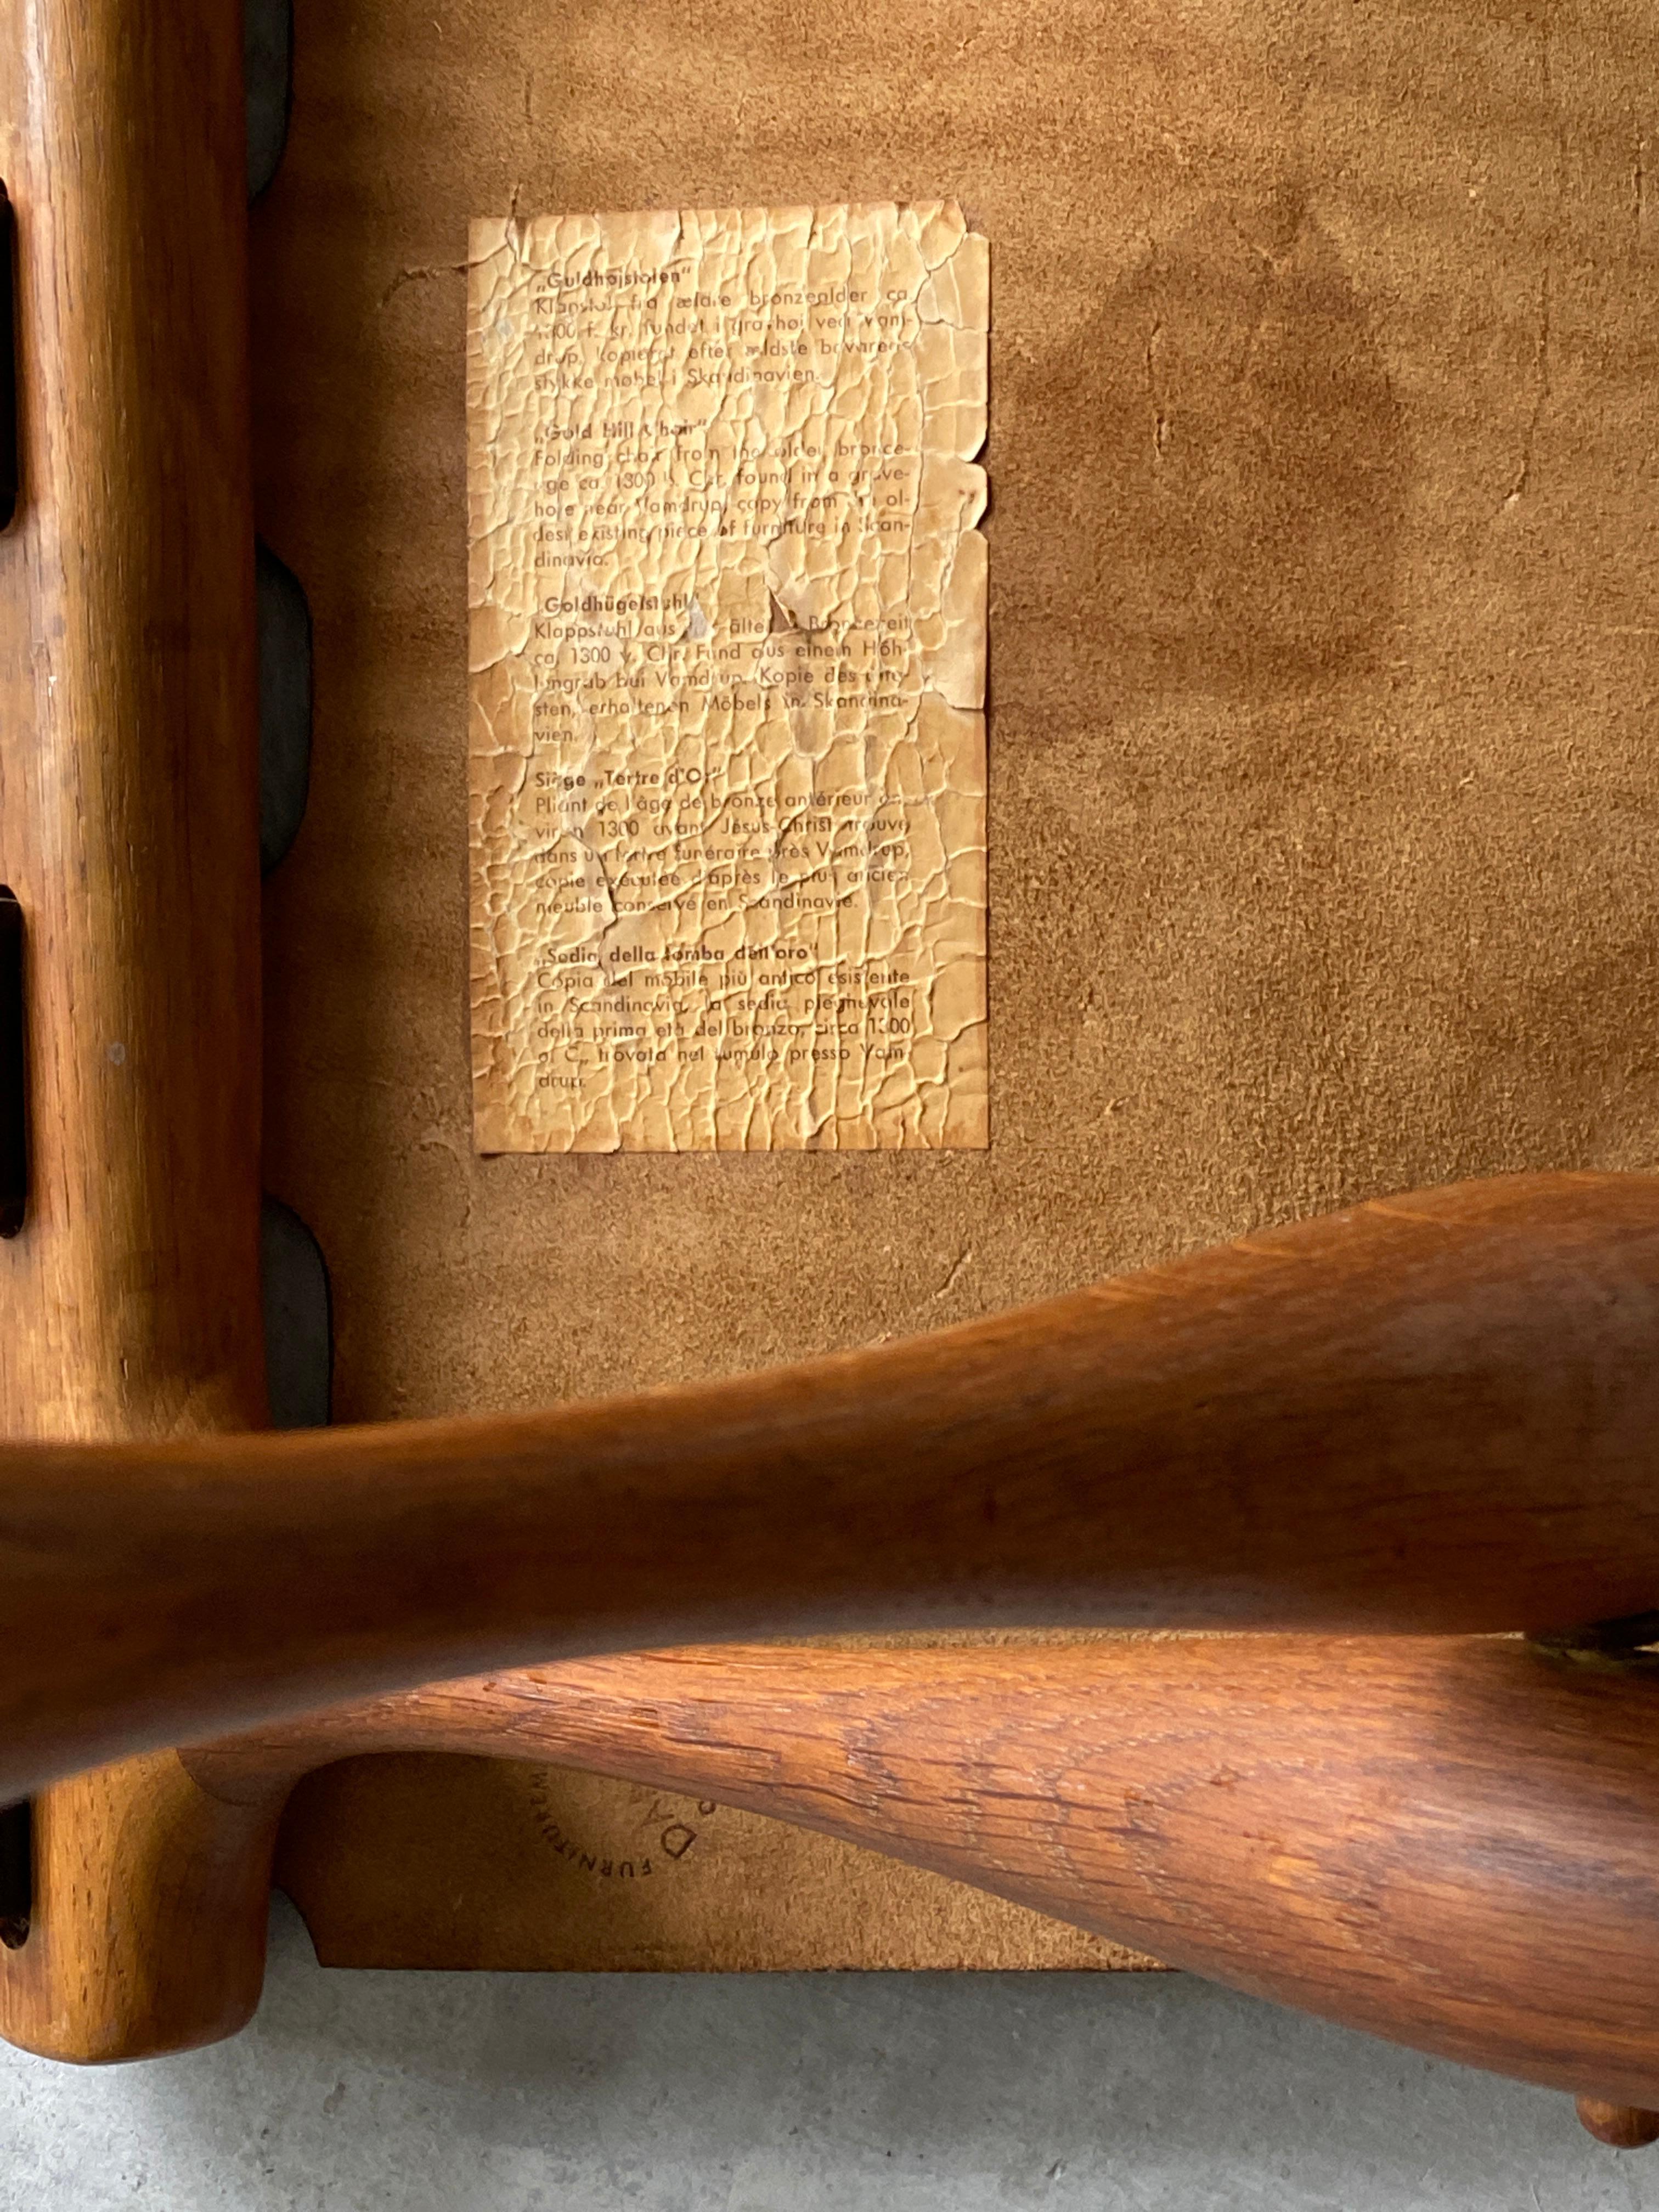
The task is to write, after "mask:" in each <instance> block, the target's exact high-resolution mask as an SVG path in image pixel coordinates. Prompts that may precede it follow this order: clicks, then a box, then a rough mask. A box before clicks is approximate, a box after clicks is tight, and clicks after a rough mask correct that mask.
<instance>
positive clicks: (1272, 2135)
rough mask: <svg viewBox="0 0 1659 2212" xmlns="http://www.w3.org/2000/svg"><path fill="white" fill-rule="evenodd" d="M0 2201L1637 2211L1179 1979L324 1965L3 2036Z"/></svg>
mask: <svg viewBox="0 0 1659 2212" xmlns="http://www.w3.org/2000/svg"><path fill="white" fill-rule="evenodd" d="M0 2204H3V2205H4V2207H5V2208H6V2212H12V2208H15V2209H16V2212H104V2208H106V2207H114V2206H121V2207H124V2208H129V2207H132V2206H139V2207H153V2208H164V2212H205V2208H208V2207H214V2208H222V2207H232V2206H234V2207H235V2208H237V2212H337V2208H338V2209H339V2212H392V2208H396V2212H577V2208H580V2212H606V2208H610V2207H612V2206H615V2207H618V2208H628V2212H842V2208H853V2207H858V2208H860V2212H863V2208H881V2212H947V2208H948V2212H979V2208H981V2207H991V2206H999V2207H1000V2206H1008V2207H1012V2208H1016V2212H1023V2208H1025V2207H1033V2206H1042V2207H1044V2208H1054V2212H1072V2208H1084V2207H1087V2208H1089V2212H1119V2208H1122V2212H1200V2208H1206V2207H1211V2206H1216V2207H1220V2206H1226V2207H1229V2208H1237V2212H1256V2208H1261V2209H1262V2212H1315V2208H1317V2212H1418V2208H1425V2212H1426V2208H1430V2207H1432V2208H1435V2212H1440V2208H1456V2212H1489V2208H1490V2212H1499V2208H1501V2212H1632V2208H1636V2207H1646V2206H1654V2207H1659V2148H1656V2149H1655V2150H1653V2151H1649V2152H1638V2153H1629V2154H1619V2153H1614V2152H1612V2151H1607V2150H1603V2149H1601V2148H1600V2147H1599V2146H1598V2145H1596V2144H1595V2143H1593V2142H1590V2141H1589V2138H1588V2137H1587V2136H1584V2135H1583V2134H1582V2133H1581V2132H1580V2131H1579V2130H1578V2128H1577V2124H1576V2123H1575V2121H1574V2119H1573V2117H1572V2110H1571V2105H1570V2103H1569V2102H1568V2101H1567V2100H1566V2099H1565V2098H1563V2097H1558V2096H1553V2095H1549V2094H1547V2093H1543V2092H1541V2091H1534V2090H1528V2089H1523V2088H1519V2087H1515V2086H1513V2085H1512V2084H1510V2083H1508V2082H1504V2081H1495V2080H1492V2079H1491V2078H1489V2077H1488V2076H1486V2075H1479V2074H1474V2073H1467V2072H1464V2071H1462V2069H1458V2068H1456V2067H1452V2066H1446V2065H1441V2064H1438V2063H1433V2062H1431V2061H1430V2060H1427V2059H1424V2058H1419V2057H1414V2056H1413V2055H1412V2054H1410V2053H1408V2052H1401V2051H1392V2050H1389V2049H1388V2048H1386V2047H1384V2046H1383V2045H1378V2044H1375V2043H1371V2042H1370V2041H1368V2040H1366V2039H1364V2038H1362V2037H1360V2036H1357V2035H1350V2034H1346V2033H1342V2032H1340V2031H1339V2030H1337V2029H1334V2028H1328V2027H1320V2026H1318V2025H1316V2024H1315V2023H1314V2022H1312V2021H1304V2020H1301V2019H1297V2018H1296V2017H1294V2016H1292V2015H1289V2014H1285V2013H1280V2012H1278V2011H1276V2010H1274V2009H1273V2008H1271V2007H1268V2006H1267V2005H1261V2004H1256V2003H1253V2002H1250V2001H1249V2000H1248V1999H1246V1998H1243V1997H1237V1996H1231V1995H1230V1994H1228V1993H1227V1992H1225V1991H1223V1990H1216V1989H1212V1988H1210V1987H1208V1986H1207V1985H1206V1984H1203V1983H1200V1982H1196V1981H1193V1980H1189V1979H1187V1978H1177V1977H1167V1978H1164V1977H1158V1978H1146V1977H1139V1976H1128V1975H1122V1976H1116V1975H1111V1976H1093V1975H1084V1974H1059V1975H1018V1974H987V1975H969V1974H961V1975H956V1974H924V1975H902V1974H869V1975H839V1974H821V1975H805V1974H802V1975H793V1974H791V1975H777V1976H767V1975H744V1976H731V1977H712V1976H711V1977H703V1976H694V1975H633V1976H624V1975H617V1976H605V1975H550V1976H538V1975H515V1974H479V1975H459V1974H365V1973H339V1972H334V1973H329V1972H323V1971H322V1970H321V1969H319V1967H318V1966H317V1965H316V1964H315V1962H314V1960H313V1957H312V1954H311V1948H310V1944H309V1942H308V1940H307V1936H306V1933H305V1930H304V1928H303V1927H302V1925H301V1923H300V1921H299V1918H298V1917H297V1915H296V1914H295V1913H294V1912H293V1911H292V1910H291V1908H289V1907H288V1906H287V1905H284V1904H283V1903H282V1902H280V1901H279V1902H278V1904H277V1906H276V1918H275V1922H274V1925H273V1929H272V1951H271V1962H270V1978H269V1981H268V1984H267V1987H266V1994H265V2000H264V2005H263V2007H262V2008H261V2010H260V2013H259V2015H258V2020H257V2021H255V2022H254V2024H253V2026H252V2028H250V2029H249V2030H248V2032H247V2033H246V2034H245V2035H243V2036H241V2037H240V2039H237V2040H236V2041H235V2042H234V2043H229V2044H226V2045H220V2046H219V2047H218V2048H216V2049H215V2050H210V2051H199V2052H196V2053H193V2054H191V2056H189V2057H182V2058H173V2059H165V2060H161V2061H156V2062H152V2063H149V2064H147V2065H141V2066H124V2067H115V2068H112V2069H107V2070H106V2071H103V2072H99V2073H81V2072H76V2071H74V2070H71V2069H66V2068H60V2067H56V2066H52V2065H49V2064H47V2063H45V2062H44V2061H41V2060H38V2059H33V2058H28V2057H23V2056H21V2054H19V2053H16V2052H11V2051H6V2052H4V2053H3V2056H0Z"/></svg>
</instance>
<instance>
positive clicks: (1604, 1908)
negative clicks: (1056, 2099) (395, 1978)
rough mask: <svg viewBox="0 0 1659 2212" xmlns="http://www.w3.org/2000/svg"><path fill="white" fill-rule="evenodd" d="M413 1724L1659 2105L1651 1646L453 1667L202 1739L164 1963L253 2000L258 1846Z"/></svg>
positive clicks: (1657, 1775)
mask: <svg viewBox="0 0 1659 2212" xmlns="http://www.w3.org/2000/svg"><path fill="white" fill-rule="evenodd" d="M409 1750H424V1751H435V1752H449V1753H472V1754H487V1755H489V1756H490V1757H492V1758H504V1759H532V1760H538V1761H544V1760H556V1761H560V1762H562V1763H565V1764H568V1765H574V1766H580V1767H582V1768H584V1769H587V1770H590V1771H598V1772H602V1773H606V1774H611V1775H616V1776H622V1777H626V1778H630V1779H633V1780H636V1781H642V1782H648V1783H651V1784H655V1785H657V1786H659V1787H661V1788H665V1789H678V1790H686V1791H688V1792H692V1793H695V1794H696V1795H699V1796H710V1797H714V1798H717V1799H720V1801H722V1802H726V1803H728V1804H735V1805H744V1806H749V1807H750V1808H755V1809H757V1810H760V1811H764V1812H768V1813H772V1814H779V1815H781V1817H783V1818H785V1819H788V1820H795V1821H799V1822H801V1823H803V1824H805V1826H809V1827H812V1828H816V1829H818V1830H820V1831H822V1832H826V1833H829V1834H833V1835H836V1836H840V1837H844V1838H849V1839H851V1840H853V1841H855V1842H858V1843H860V1844H869V1845H872V1846H874V1847H875V1848H876V1849H878V1850H883V1851H888V1852H892V1853H895V1854H896V1855H897V1856H899V1857H902V1858H905V1859H908V1860H910V1861H912V1862H914V1863H917V1864H919V1865H921V1866H924V1867H927V1868H931V1869H934V1870H936V1871H938V1872H941V1873H945V1874H949V1875H954V1876H956V1877H957V1878H959V1879H962V1880H965V1881H971V1882H975V1883H979V1884H981V1885H983V1886H984V1887H987V1888H988V1889H991V1890H994V1891H995V1892H997V1893H1000V1895H1002V1896H1005V1897H1009V1898H1012V1899H1018V1901H1020V1902H1021V1903H1024V1904H1026V1905H1035V1906H1036V1907H1038V1908H1039V1909H1040V1910H1042V1911H1044V1912H1048V1913H1054V1914H1056V1915H1058V1916H1060V1917H1062V1918H1065V1919H1068V1920H1072V1921H1075V1922H1078V1923H1081V1924H1082V1925H1084V1926H1085V1927H1089V1928H1092V1929H1097V1930H1099V1931H1101V1932H1103V1933H1106V1934H1109V1935H1110V1936H1115V1938H1117V1939H1118V1940H1119V1941H1121V1942H1128V1943H1131V1944H1133V1945H1134V1946H1136V1947H1137V1948H1140V1949H1142V1950H1146V1951H1150V1952H1152V1953H1153V1954H1156V1955H1157V1956H1158V1957H1160V1958H1163V1959H1165V1960H1169V1961H1170V1963H1172V1964H1174V1965H1177V1966H1187V1967H1190V1968H1192V1969H1194V1971H1196V1972H1200V1973H1204V1974H1207V1975H1210V1976H1212V1977H1213V1978H1216V1979H1218V1980H1221V1981H1225V1982H1227V1983H1230V1984H1231V1985H1232V1986H1234V1987H1235V1988H1238V1989H1243V1990H1249V1991H1251V1992H1253V1993H1255V1994H1256V1995H1259V1996H1269V1997H1273V1998H1275V1999H1278V2000H1279V2001H1280V2002H1288V2003H1291V2004H1295V2005H1297V2006H1300V2007H1302V2008H1304V2009H1305V2010H1308V2011H1310V2012H1314V2013H1317V2014H1319V2015H1322V2016H1323V2017H1325V2018H1327V2019H1331V2020H1336V2021H1343V2022H1345V2023H1346V2024H1347V2025H1349V2026H1352V2027H1361V2028H1364V2029H1366V2030H1368V2031H1370V2032H1371V2033H1377V2034H1381V2035H1384V2036H1387V2037H1389V2038H1390V2039H1393V2040H1395V2041H1398V2042H1402V2043H1407V2044H1410V2045H1413V2046H1415V2047H1416V2048H1419V2049H1421V2050H1425V2051H1435V2052H1437V2053H1439V2054H1441V2055H1443V2056H1445V2057H1453V2058H1456V2059H1460V2060H1462V2061H1465V2062H1467V2063H1473V2064H1475V2065H1481V2066H1487V2067H1492V2068H1496V2069H1499V2070H1501V2071H1504V2072H1506V2073H1510V2074H1514V2075H1520V2076H1521V2077H1522V2078H1523V2079H1526V2080H1528V2081H1539V2082H1544V2083H1548V2084H1551V2085H1553V2086H1555V2087H1562V2088H1570V2089H1572V2090H1574V2091H1576V2092H1578V2093H1583V2094H1585V2095H1587V2096H1589V2097H1591V2098H1595V2099H1600V2100H1603V2101H1604V2102H1607V2103H1609V2104H1612V2105H1615V2106H1654V2105H1656V2104H1659V2017H1656V2012H1655V2004H1654V1995H1653V1992H1654V1989H1655V1985H1656V1980H1659V1937H1656V1933H1655V1931H1656V1929H1659V1855H1656V1852H1655V1849H1654V1837H1655V1834H1656V1832H1659V1677H1656V1676H1655V1675H1654V1674H1650V1673H1648V1672H1645V1671H1644V1669H1643V1667H1642V1666H1641V1665H1638V1666H1635V1667H1618V1666H1611V1665H1607V1664H1605V1663H1600V1662H1586V1661H1583V1660H1582V1659H1575V1658H1571V1657H1566V1656H1559V1655H1554V1654H1547V1653H1544V1652H1541V1651H1540V1650H1537V1649H1535V1648H1534V1647H1532V1646H1530V1645H1528V1644H1523V1643H1521V1642H1519V1641H1518V1640H1513V1639H1507V1638H1504V1639H1444V1640H1443V1639H1422V1640H1408V1641H1401V1640H1391V1639H1390V1640H1384V1639H1351V1640H1334V1641H1328V1640H1325V1639H1319V1638H1265V1637H1264V1638H1231V1637H1220V1638H1131V1639H1118V1638H1114V1639H1109V1640H1107V1641H1103V1642H1102V1641H1097V1642H1092V1643H1089V1644H1046V1645H1045V1644H1023V1645H1022V1644H1014V1645H1012V1646H1009V1647H1005V1648H1000V1649H993V1648H988V1647H980V1648H963V1649H957V1650H938V1649H934V1650H902V1649H896V1650H884V1651H871V1650H859V1651H848V1650H831V1649H818V1650H802V1649H799V1648H797V1649H793V1650H790V1649H782V1648H778V1647H760V1648H752V1649H727V1650H681V1651H671V1652H661V1653H655V1654H651V1655H647V1656H636V1657H630V1658H622V1659H611V1660H598V1661H591V1662H585V1663H580V1664H575V1665H570V1666H564V1667H559V1668H537V1669H533V1670H529V1671H526V1672H524V1673H520V1674H508V1675H500V1676H495V1677H491V1678H487V1679H484V1680H477V1681H471V1682H461V1683H453V1684H448V1685H444V1686H438V1687H435V1688H428V1689H426V1690H423V1691H421V1692H416V1694H414V1695H412V1696H410V1697H405V1698H401V1699H386V1700H383V1701H380V1703H377V1704H370V1705H364V1706H361V1707H359V1708H357V1709H356V1710H349V1711H340V1712H335V1713H331V1714H324V1715H320V1716H318V1717H315V1718H313V1719H312V1720H309V1721H307V1722H304V1723H297V1724H294V1725H291V1726H289V1727H287V1728H284V1729H275V1730H271V1731H268V1732H265V1733H264V1734H263V1735H260V1736H258V1737H256V1738H252V1739H248V1740H246V1741H242V1742H240V1743H235V1742H233V1743H230V1744H226V1745H222V1746H220V1747H214V1748H212V1749H209V1750H205V1751H200V1752H196V1753H188V1754H186V1755H185V1760H184V1767H185V1770H186V1771H188V1773H189V1775H190V1776H191V1778H192V1779H193V1780H194V1782H195V1784H197V1786H198V1788H199V1789H200V1790H202V1791H203V1792H204V1793H205V1796H206V1797H207V1798H209V1799H210V1800H212V1801H213V1802H217V1803H220V1804H221V1805H222V1841H221V1842H220V1843H218V1844H216V1847H215V1849H214V1850H213V1852H212V1853H211V1855H210V1857H208V1859H207V1862H206V1864H205V1868H204V1877H205V1878H204V1881H203V1883H202V1886H201V1888H200V1890H199V1892H197V1891H195V1890H193V1889H192V1888H191V1887H190V1886H189V1885H187V1884H183V1883H181V1884H180V1885H179V1887H178V1888H177V1889H176V1890H175V1892H174V1893H173V1913H174V1922H173V1933H172V1940H171V1941H169V1942H167V1943H164V1944H162V1945H161V1946H160V1947H159V1954H160V1955H161V1956H163V1957H167V1956H171V1957H174V1958H179V1959H184V1960H190V1961H191V1965H192V1969H193V1970H195V1971H199V1969H200V1967H201V1966H203V1965H204V1964H205V1963H206V1962H207V1961H208V1960H216V1961H217V1971H216V1986H217V1987H218V1988H219V1989H220V1990H222V1991H223V1992H224V2002H225V2010H226V2011H227V2012H228V2011H229V2010H231V2009H233V2008H234V2002H235V2001H237V1999H238V1998H239V1997H240V1996H245V1995H246V1993H247V1992H248V1991H249V1990H252V1989H257V1984H258V1960H259V1959H260V1957H261V1955H262V1951H263V1945H264V1924H265V1923H264V1905H263V1897H262V1885H261V1883H258V1882H255V1881H248V1882H247V1883H246V1887H244V1888H243V1890H242V1891H241V1894H242V1895H243V1896H244V1898H245V1899H246V1906H245V1909H244V1910H243V1911H242V1912H241V1914H240V1918H239V1917H237V1916H236V1914H235V1913H234V1911H233V1909H232V1905H233V1892H234V1887H235V1885H234V1881H233V1880H232V1878H231V1876H230V1875H229V1874H228V1869H229V1867H230V1865H231V1863H232V1860H233V1857H234V1852H235V1850H244V1851H246V1853H247V1854H248V1855H249V1856H250V1857H253V1858H257V1859H258V1861H259V1865H260V1869H261V1870H262V1872H263V1870H264V1869H268V1867H269V1863H270V1848H271V1844H272V1841H273V1839H274V1836H275V1832H276V1820H277V1818H278V1816H279V1814H280V1811H281V1808H282V1805H283V1802H284V1801H285V1799H286V1797H287V1795H288V1792H289V1789H290V1788H291V1787H292V1785H293V1784H294V1783H295V1780H296V1779H297V1778H299V1777H300V1776H301V1774H303V1773H305V1772H307V1771H309V1770H310V1769H311V1768H313V1767H314V1766H316V1765H319V1764H321V1763H323V1762H325V1761H326V1760H330V1759H340V1758H343V1757H349V1756H356V1755H361V1754H363V1753H373V1752H389V1751H409ZM195 1817H196V1818H197V1820H198V1821H201V1820H204V1818H205V1815H204V1814H203V1813H202V1811H201V1808H200V1805H199V1804H198V1807H197V1814H196V1816H195ZM205 1832H206V1831H205V1828H204V1827H203V1826H197V1828H196V1829H195V1830H194V1831H192V1832H191V1833H190V1834H189V1836H188V1837H187V1838H186V1839H185V1840H186V1844H187V1845H188V1846H190V1847H193V1849H194V1850H197V1851H199V1850H202V1848H203V1844H202V1841H201V1838H204V1835H205ZM261 1854H263V1856H261Z"/></svg>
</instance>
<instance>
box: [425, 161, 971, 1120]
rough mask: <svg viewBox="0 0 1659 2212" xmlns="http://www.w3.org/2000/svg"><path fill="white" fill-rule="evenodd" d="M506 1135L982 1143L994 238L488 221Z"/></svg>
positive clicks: (480, 1000)
mask: <svg viewBox="0 0 1659 2212" xmlns="http://www.w3.org/2000/svg"><path fill="white" fill-rule="evenodd" d="M470 261H471V270H470V284H469V334H468V388H467V404H468V416H469V425H470V477H469V522H470V533H469V534H470V545H471V580H470V592H471V671H472V674H471V740H470V750H471V866H472V937H473V951H472V1041H473V1070H474V1102H475V1109H476V1114H475V1121H476V1132H477V1143H478V1146H479V1148H480V1149H481V1150H483V1151H485V1152H520V1151H526V1152H603V1151H612V1150H616V1149H618V1148H622V1149H628V1150H634V1151H649V1152H690V1151H724V1150H733V1151H745V1150H749V1151H752V1150H764V1149H767V1148H769V1147H771V1148H781V1147H786V1146H787V1147H824V1148H829V1147H863V1148H868V1147H872V1146H981V1145H983V1144H984V1143H985V1142H986V1140H987V1132H986V1045H985V1030H986V987H985V728H984V715H983V711H982V710H983V705H984V682H985V541H984V539H983V538H982V537H981V535H980V533H979V532H978V530H977V529H976V528H975V525H976V523H977V522H978V521H979V520H980V517H981V513H982V512H983V509H984V506H985V476H984V471H983V470H982V469H981V468H980V467H979V466H978V465H977V463H976V461H975V455H976V454H977V453H978V452H979V450H980V447H981V444H982V442H983V440H984V435H985V405H986V348H987V301H988V277H987V246H986V242H985V240H983V239H982V238H981V237H979V236H977V235H976V234H974V233H972V232H970V231H969V230H968V229H967V228H966V226H965V224H964V223H963V217H962V215H961V213H960V211H959V210H957V208H956V207H955V206H953V205H951V204H949V203H933V204H919V205H915V206H908V207H894V206H859V207H820V208H804V207H802V208H745V209H723V210H699V211H686V212H683V213H680V214H661V213H658V214H636V215H571V216H542V217H540V218H538V219H536V220H534V221H522V220H519V219H516V218H514V219H507V218H501V219H496V220H492V221H489V222H477V223H475V224H474V226H473V228H472V236H471V256H470Z"/></svg>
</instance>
